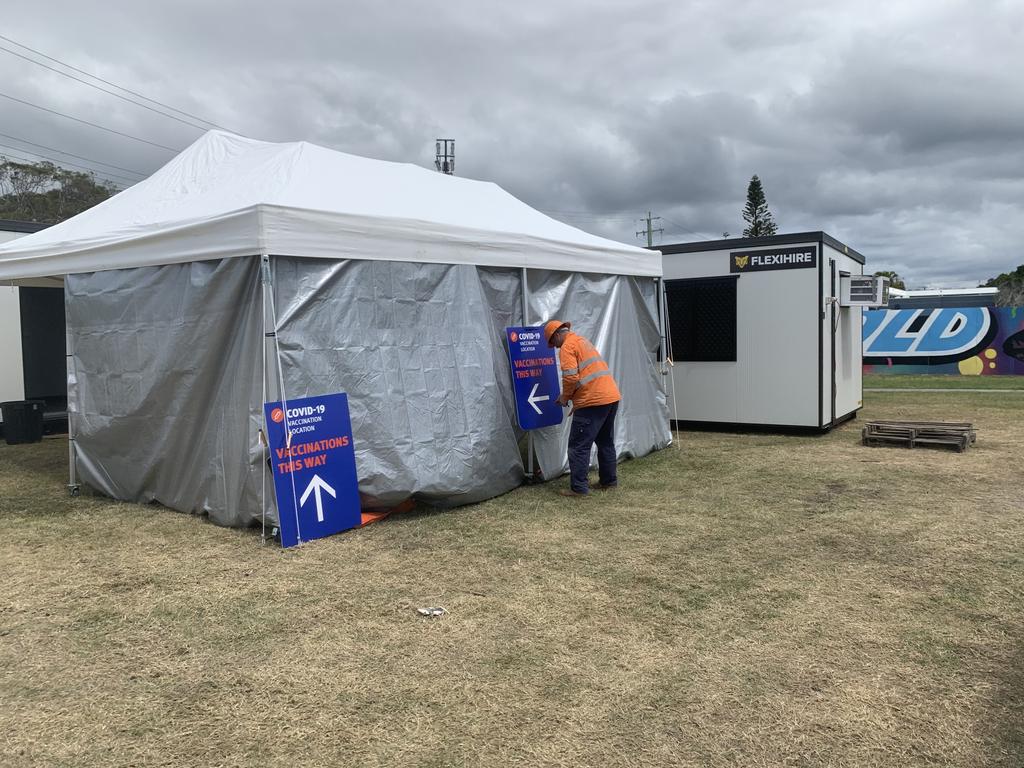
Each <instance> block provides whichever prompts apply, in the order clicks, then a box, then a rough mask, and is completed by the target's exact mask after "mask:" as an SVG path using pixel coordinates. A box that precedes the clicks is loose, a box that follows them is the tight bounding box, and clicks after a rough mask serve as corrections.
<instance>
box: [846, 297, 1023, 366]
mask: <svg viewBox="0 0 1024 768" xmlns="http://www.w3.org/2000/svg"><path fill="white" fill-rule="evenodd" d="M864 372H865V373H891V374H900V373H941V374H960V375H963V376H1008V375H1018V376H1021V375H1024V307H942V308H932V309H867V310H864Z"/></svg>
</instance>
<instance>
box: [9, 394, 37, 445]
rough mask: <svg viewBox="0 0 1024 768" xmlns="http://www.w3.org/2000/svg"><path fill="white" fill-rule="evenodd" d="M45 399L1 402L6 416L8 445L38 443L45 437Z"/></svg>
mask: <svg viewBox="0 0 1024 768" xmlns="http://www.w3.org/2000/svg"><path fill="white" fill-rule="evenodd" d="M45 407H46V403H45V402H44V401H43V400H10V401H8V402H6V403H0V411H2V412H3V416H4V425H3V426H4V440H6V441H7V444H8V445H18V444H19V443H38V442H39V441H40V440H42V439H43V409H44V408H45Z"/></svg>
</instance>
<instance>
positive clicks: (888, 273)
mask: <svg viewBox="0 0 1024 768" xmlns="http://www.w3.org/2000/svg"><path fill="white" fill-rule="evenodd" d="M875 277H888V278H889V287H890V288H899V289H900V290H901V291H905V290H907V284H906V283H905V282H904V281H903V278H902V277H900V276H899V275H898V274H896V273H895V272H893V271H892V270H886V269H882V270H879V271H878V272H875Z"/></svg>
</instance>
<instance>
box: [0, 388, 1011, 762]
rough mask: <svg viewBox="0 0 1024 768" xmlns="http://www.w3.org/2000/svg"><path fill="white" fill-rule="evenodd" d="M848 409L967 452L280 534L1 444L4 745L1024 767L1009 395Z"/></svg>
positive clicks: (701, 440)
mask: <svg viewBox="0 0 1024 768" xmlns="http://www.w3.org/2000/svg"><path fill="white" fill-rule="evenodd" d="M863 416H864V417H865V418H874V417H888V418H901V417H905V418H922V419H923V418H948V419H970V420H973V421H975V422H976V423H977V425H978V427H979V439H978V440H979V441H978V445H977V447H976V448H975V449H972V450H971V451H970V452H968V453H967V454H963V455H960V454H956V453H954V452H952V451H943V450H914V451H908V450H905V449H898V448H891V449H889V448H875V449H871V448H862V447H861V446H860V445H859V444H858V438H859V429H860V427H859V425H858V424H857V423H856V422H854V423H852V424H849V425H847V426H845V427H843V428H841V429H839V430H837V431H836V432H834V433H833V434H831V435H828V436H825V437H820V438H814V437H794V436H777V435H732V434H717V433H684V434H683V435H682V451H676V450H674V449H670V450H667V451H663V452H661V453H660V454H658V455H655V456H651V457H649V458H647V459H644V460H642V461H635V462H629V463H627V464H625V465H623V467H622V469H621V479H622V482H623V488H622V489H621V490H619V491H618V492H616V493H614V494H609V495H606V496H601V497H595V498H593V499H589V500H586V501H582V502H575V503H574V502H573V501H572V500H565V499H562V498H561V497H557V496H555V495H554V493H553V487H555V486H557V485H559V483H556V484H553V485H549V486H542V487H534V488H523V489H520V490H518V491H516V492H514V493H511V494H508V495H506V496H504V497H502V498H499V499H494V500H492V501H489V502H487V503H484V504H479V505H476V506H472V507H467V508H462V509H458V510H454V511H447V512H436V513H432V512H422V513H415V514H409V515H405V516H401V517H398V518H392V519H390V520H388V521H386V522H384V523H380V524H377V525H374V526H370V527H369V528H366V529H363V530H361V531H358V532H352V533H348V534H345V535H341V536H337V537H333V538H331V539H329V540H324V541H320V542H314V543H313V544H310V545H306V546H304V547H302V548H301V549H300V550H291V551H282V550H280V549H278V548H276V547H273V546H268V547H261V546H260V545H259V541H258V536H255V535H253V533H251V532H240V531H232V530H226V529H221V528H217V527H214V526H212V525H209V524H207V523H206V522H204V521H203V520H200V519H197V518H194V517H189V516H186V515H180V514H176V513H174V512H169V511H167V510H163V509H159V508H156V507H140V506H135V505H129V504H118V503H115V502H111V501H109V500H106V499H102V498H96V497H83V498H79V499H69V498H67V497H66V495H65V494H64V490H63V484H64V482H65V481H64V476H63V472H64V452H63V451H64V444H63V442H62V441H61V440H59V439H51V440H47V441H45V442H44V443H43V444H41V445H36V446H28V447H7V446H2V447H0V520H2V521H3V523H4V526H3V535H2V538H0V560H2V563H3V568H2V574H3V576H2V578H3V586H4V591H3V598H2V600H0V734H2V735H0V764H3V765H5V766H22V765H25V766H27V765H97V766H115V765H117V766H120V765H211V766H213V765H224V766H229V765H230V766H235V765H238V766H250V765H251V766H267V765H269V766H293V765H360V766H366V765H388V766H394V765H422V766H442V765H495V766H504V765H522V766H536V765H553V766H554V765H565V766H581V765H594V766H641V765H650V766H672V765H695V766H696V765H709V766H734V765H735V766H782V765H786V766H840V765H842V766H883V765H885V766H918V765H921V766H924V765H928V766H933V765H943V766H983V765H984V766H990V765H1005V766H1018V765H1021V764H1024V736H1022V733H1021V723H1022V722H1024V536H1022V534H1024V491H1022V485H1021V478H1022V470H1021V457H1022V456H1024V426H1022V422H1021V417H1022V416H1024V399H1021V397H1020V396H1019V395H1015V394H1012V393H1011V394H1007V395H998V394H988V393H986V394H980V395H969V394H966V393H952V394H949V395H946V394H941V395H933V394H923V393H913V392H909V393H892V394H889V393H885V394H882V393H879V394H874V395H870V396H869V398H868V407H867V408H866V410H865V412H864V413H863ZM437 604H439V605H443V606H445V607H446V608H447V609H448V610H449V611H450V613H449V615H448V616H446V617H444V618H442V619H424V618H421V617H419V616H418V615H417V614H416V613H415V610H414V609H415V608H416V607H418V606H422V605H437Z"/></svg>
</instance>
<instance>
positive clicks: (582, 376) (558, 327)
mask: <svg viewBox="0 0 1024 768" xmlns="http://www.w3.org/2000/svg"><path fill="white" fill-rule="evenodd" d="M544 339H545V340H546V341H547V343H548V346H549V347H558V352H559V355H558V356H559V358H560V363H561V367H562V394H561V395H559V397H558V404H559V405H561V406H563V407H565V406H566V405H568V403H569V401H570V400H571V401H572V404H573V412H572V426H571V427H570V429H569V474H570V477H571V480H570V489H569V490H564V491H561V494H562V495H563V496H586V495H587V494H589V493H590V483H589V482H588V480H587V471H588V470H589V469H590V447H591V446H592V445H593V444H594V443H597V467H598V486H597V488H598V489H599V490H602V491H606V490H610V489H612V488H614V487H615V486H616V485H618V478H617V477H616V469H615V461H616V454H615V413H616V411H618V410H619V400H621V399H622V395H621V394H619V388H618V386H616V384H615V379H613V378H612V373H611V371H609V370H608V364H607V363H606V362H605V361H604V358H603V357H601V354H600V353H599V352H598V351H597V350H596V349H595V348H594V345H593V344H591V343H590V342H589V341H587V340H586V339H585V338H583V337H582V336H580V335H579V334H576V333H573V332H572V325H571V324H570V323H564V322H562V321H561V320H549V321H548V322H547V323H545V324H544Z"/></svg>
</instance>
